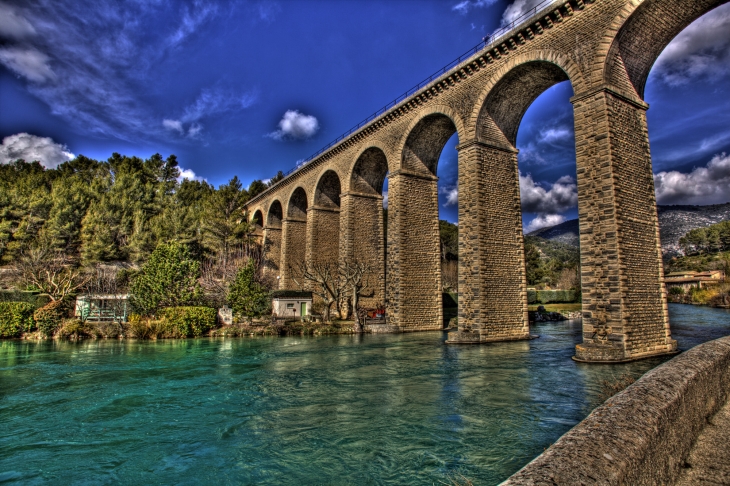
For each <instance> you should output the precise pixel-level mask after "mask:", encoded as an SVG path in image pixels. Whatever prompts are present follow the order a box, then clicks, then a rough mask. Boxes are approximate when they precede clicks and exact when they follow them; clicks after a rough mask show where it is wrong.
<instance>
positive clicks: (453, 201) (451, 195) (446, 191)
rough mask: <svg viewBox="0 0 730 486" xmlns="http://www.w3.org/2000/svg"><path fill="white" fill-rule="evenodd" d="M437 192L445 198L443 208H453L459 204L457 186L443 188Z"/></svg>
mask: <svg viewBox="0 0 730 486" xmlns="http://www.w3.org/2000/svg"><path fill="white" fill-rule="evenodd" d="M439 192H440V193H441V194H443V195H445V196H446V202H444V207H445V208H446V207H449V206H455V205H457V204H459V186H458V185H455V186H444V187H442V188H440V189H439Z"/></svg>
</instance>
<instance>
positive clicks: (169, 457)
mask: <svg viewBox="0 0 730 486" xmlns="http://www.w3.org/2000/svg"><path fill="white" fill-rule="evenodd" d="M670 317H671V322H672V329H673V335H674V337H675V338H676V339H677V340H678V341H679V345H680V348H681V349H687V348H689V347H692V346H694V345H696V344H699V343H701V342H704V341H708V340H710V339H715V338H717V337H721V336H724V335H728V334H730V313H729V312H728V311H723V310H717V309H709V308H703V307H693V306H682V305H670ZM532 332H533V333H535V334H539V335H540V338H539V339H535V340H533V341H524V342H512V343H500V344H491V345H471V346H447V345H444V344H443V341H444V339H445V335H444V334H443V333H439V332H436V333H415V334H400V335H364V336H335V337H316V338H306V337H290V338H241V339H230V338H229V339H189V340H164V341H156V342H154V341H104V340H100V341H83V342H78V343H74V342H53V341H45V342H24V341H3V342H0V483H3V484H112V483H113V484H216V485H223V484H358V485H359V484H442V483H443V484H450V480H451V479H456V478H461V477H462V476H463V477H465V478H469V479H470V480H472V481H473V482H474V484H475V485H480V484H495V483H498V482H500V481H501V480H504V479H505V478H507V477H508V476H509V475H511V474H512V473H514V472H516V471H517V470H518V469H520V468H521V467H522V466H524V465H525V464H526V463H527V462H529V461H530V460H531V459H533V458H534V457H535V456H536V455H538V454H539V453H540V452H542V451H543V450H544V448H546V447H548V446H549V445H550V444H551V443H553V442H554V441H555V440H557V439H558V438H559V437H560V436H561V435H562V434H563V433H565V432H566V431H567V430H568V429H570V428H571V427H572V426H574V425H575V424H577V423H578V422H579V421H580V420H582V419H583V418H584V417H585V416H586V415H588V413H590V411H591V410H592V409H593V408H594V407H595V406H596V405H597V401H598V399H597V394H598V391H599V388H600V381H601V380H604V379H611V378H612V377H613V378H615V377H618V376H620V375H622V374H624V373H630V374H632V375H634V376H636V377H638V376H640V375H641V374H643V373H644V372H646V371H647V370H649V369H651V368H652V367H654V366H656V365H657V364H659V363H661V362H663V361H664V360H663V359H651V360H645V361H639V362H635V363H631V364H626V365H614V366H605V365H585V364H579V363H575V362H574V361H572V360H571V359H570V357H571V356H572V354H573V346H574V345H575V344H576V343H577V342H579V340H580V323H579V322H574V321H567V322H558V323H544V324H537V325H535V326H533V328H532Z"/></svg>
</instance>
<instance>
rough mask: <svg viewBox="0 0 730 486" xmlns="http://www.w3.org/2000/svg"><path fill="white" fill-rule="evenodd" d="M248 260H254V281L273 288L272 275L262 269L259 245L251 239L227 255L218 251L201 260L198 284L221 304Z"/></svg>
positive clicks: (262, 254)
mask: <svg viewBox="0 0 730 486" xmlns="http://www.w3.org/2000/svg"><path fill="white" fill-rule="evenodd" d="M249 261H253V262H254V268H255V270H256V273H255V280H256V282H257V283H259V284H261V285H262V286H264V287H265V288H267V289H271V288H273V287H274V282H272V277H271V276H269V275H266V273H265V272H264V271H263V268H264V261H265V260H264V252H263V250H262V248H261V245H259V244H257V243H255V242H253V241H244V242H243V243H242V244H240V245H238V246H237V247H236V248H234V249H233V251H231V252H230V253H229V254H228V255H224V254H223V253H221V252H219V253H217V254H215V255H214V256H212V257H211V258H208V259H206V260H204V261H203V263H202V265H201V266H200V285H201V286H202V287H203V291H204V292H205V295H206V298H207V299H208V300H209V301H212V302H214V303H216V305H223V304H224V303H225V301H226V297H227V296H228V292H229V289H230V285H231V283H232V282H233V281H234V280H235V279H236V274H237V273H238V271H239V270H240V269H241V268H242V267H244V266H246V265H248V262H249Z"/></svg>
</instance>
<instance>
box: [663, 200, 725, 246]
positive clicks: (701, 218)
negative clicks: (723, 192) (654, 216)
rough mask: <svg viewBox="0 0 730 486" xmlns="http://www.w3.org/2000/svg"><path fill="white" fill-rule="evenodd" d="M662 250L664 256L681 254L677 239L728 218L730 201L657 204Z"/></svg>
mask: <svg viewBox="0 0 730 486" xmlns="http://www.w3.org/2000/svg"><path fill="white" fill-rule="evenodd" d="M657 212H658V213H659V233H660V235H661V239H662V252H663V253H664V255H665V256H674V255H681V254H682V251H681V249H680V248H679V239H680V238H681V237H683V236H684V235H685V234H687V232H688V231H690V230H693V229H695V228H706V227H707V226H710V225H713V224H715V223H719V222H720V221H725V220H728V219H730V203H725V204H712V205H710V206H657Z"/></svg>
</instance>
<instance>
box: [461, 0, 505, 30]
mask: <svg viewBox="0 0 730 486" xmlns="http://www.w3.org/2000/svg"><path fill="white" fill-rule="evenodd" d="M496 1H497V0H463V1H461V2H459V3H457V4H456V5H454V6H453V7H451V10H453V11H454V12H458V13H460V14H462V15H465V14H466V13H467V12H469V10H471V9H472V8H480V7H488V6H489V5H492V4H493V3H495V2H496ZM473 28H474V24H472V30H473Z"/></svg>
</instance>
